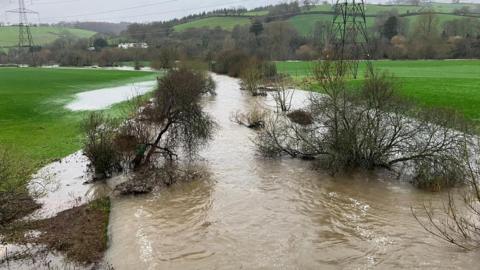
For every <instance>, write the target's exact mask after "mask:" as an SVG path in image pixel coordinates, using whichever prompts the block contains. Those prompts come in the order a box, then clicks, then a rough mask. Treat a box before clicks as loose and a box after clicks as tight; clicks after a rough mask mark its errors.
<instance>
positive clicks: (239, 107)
mask: <svg viewBox="0 0 480 270" xmlns="http://www.w3.org/2000/svg"><path fill="white" fill-rule="evenodd" d="M215 80H216V81H217V83H218V89H217V92H218V95H217V96H216V97H212V98H210V99H209V100H207V101H206V108H207V110H208V111H209V112H210V113H211V115H212V116H213V117H214V118H215V119H216V121H217V122H218V124H219V129H218V131H217V133H216V136H215V139H214V141H213V142H212V143H211V144H210V146H209V147H208V148H207V149H205V150H204V151H203V152H202V154H201V156H202V158H203V159H204V163H205V164H206V167H207V168H208V170H209V172H210V177H209V179H207V180H203V181H195V182H190V183H182V184H179V185H176V186H174V187H172V188H169V189H164V190H163V191H161V192H159V193H156V194H152V195H149V196H140V197H122V198H114V199H113V208H112V213H111V220H110V237H111V243H110V249H109V250H108V252H107V255H106V260H107V261H108V262H110V263H111V264H112V265H113V266H114V267H115V269H117V270H123V269H479V268H480V266H479V264H478V263H479V261H478V252H465V251H462V250H460V249H458V248H456V247H455V246H451V245H449V244H447V243H444V242H441V241H440V240H438V239H436V238H434V237H433V236H431V235H430V234H429V233H427V232H426V231H425V230H424V229H423V228H422V227H421V226H420V225H419V224H418V223H417V222H416V220H415V219H414V218H413V216H412V214H411V207H412V206H414V207H415V206H419V205H421V204H423V203H424V202H427V201H433V202H434V203H435V202H438V199H439V197H441V196H442V195H441V194H435V195H434V194H431V193H427V192H422V191H419V190H417V189H415V188H413V187H412V186H410V184H408V183H402V182H399V181H398V180H395V179H391V177H389V176H388V175H384V174H382V173H372V174H368V173H356V174H352V175H349V176H337V177H332V176H330V175H328V174H327V173H324V172H321V171H314V170H312V167H311V164H310V163H309V162H305V161H299V160H293V159H288V158H285V159H280V160H271V159H264V158H262V157H259V156H258V155H257V154H256V152H255V147H254V144H253V143H252V141H251V140H252V138H253V136H254V132H253V131H251V130H249V129H247V128H245V127H242V126H239V125H237V124H236V123H233V122H232V121H231V120H230V118H231V114H232V113H234V112H236V111H247V110H248V109H249V108H252V107H253V106H254V104H255V102H262V99H263V98H252V97H250V96H248V95H247V93H242V91H240V90H239V84H238V81H237V80H235V79H232V78H229V77H224V76H215ZM300 103H301V102H300Z"/></svg>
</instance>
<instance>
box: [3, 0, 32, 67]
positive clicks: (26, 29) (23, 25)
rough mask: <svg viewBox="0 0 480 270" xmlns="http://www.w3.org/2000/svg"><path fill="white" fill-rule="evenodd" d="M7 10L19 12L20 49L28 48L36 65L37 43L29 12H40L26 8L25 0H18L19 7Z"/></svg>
mask: <svg viewBox="0 0 480 270" xmlns="http://www.w3.org/2000/svg"><path fill="white" fill-rule="evenodd" d="M7 12H8V13H17V14H18V49H19V51H21V50H22V49H24V48H27V49H28V50H29V51H30V53H31V54H32V61H33V64H34V65H35V57H34V54H33V53H34V48H35V43H34V42H33V37H32V31H31V30H30V24H29V23H28V16H27V14H38V13H37V12H35V11H33V10H29V9H27V8H26V7H25V0H18V8H17V9H12V10H8V11H7Z"/></svg>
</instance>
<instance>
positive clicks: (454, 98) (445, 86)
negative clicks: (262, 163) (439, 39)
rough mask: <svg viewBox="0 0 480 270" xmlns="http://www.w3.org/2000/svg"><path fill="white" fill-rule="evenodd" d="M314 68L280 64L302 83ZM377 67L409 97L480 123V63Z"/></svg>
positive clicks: (434, 62) (384, 63)
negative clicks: (452, 111) (387, 74)
mask: <svg viewBox="0 0 480 270" xmlns="http://www.w3.org/2000/svg"><path fill="white" fill-rule="evenodd" d="M312 66H313V62H302V61H299V62H277V69H278V71H279V72H281V73H287V74H290V75H292V76H293V77H294V78H296V79H298V80H299V81H301V80H302V78H305V77H308V76H311V68H312ZM374 66H375V68H377V69H378V70H382V71H387V72H389V73H391V74H392V75H393V76H394V78H395V79H396V81H397V84H398V87H399V90H400V93H401V94H402V95H404V96H405V97H406V98H409V99H411V100H413V101H415V102H418V103H419V104H422V105H425V106H432V107H441V108H449V109H454V110H456V111H458V112H461V113H463V114H464V115H465V116H466V117H467V118H469V119H471V120H475V121H480V60H431V61H430V60H416V61H375V62H374ZM364 68H365V66H364V65H362V66H361V68H360V73H359V74H362V73H363V72H364V71H363V70H364ZM313 88H315V87H313ZM313 90H314V89H313Z"/></svg>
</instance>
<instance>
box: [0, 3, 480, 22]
mask: <svg viewBox="0 0 480 270" xmlns="http://www.w3.org/2000/svg"><path fill="white" fill-rule="evenodd" d="M286 1H288V0H138V1H132V0H25V4H26V6H27V8H28V9H31V10H34V11H37V12H38V15H35V14H31V15H29V20H30V21H31V22H32V23H39V22H41V23H52V22H59V21H111V22H120V21H127V22H149V21H164V20H169V19H172V18H178V17H183V16H185V15H189V14H193V13H199V12H202V11H208V10H213V9H219V8H228V7H246V8H253V7H258V6H264V5H268V4H276V3H279V2H286ZM329 1H330V0H329ZM378 1H381V0H367V2H370V3H372V2H378ZM443 1H448V0H443ZM475 1H480V0H475ZM17 5H18V0H0V22H7V23H16V22H18V18H17V17H18V16H17V15H16V14H11V13H6V11H7V10H9V9H15V8H16V7H17Z"/></svg>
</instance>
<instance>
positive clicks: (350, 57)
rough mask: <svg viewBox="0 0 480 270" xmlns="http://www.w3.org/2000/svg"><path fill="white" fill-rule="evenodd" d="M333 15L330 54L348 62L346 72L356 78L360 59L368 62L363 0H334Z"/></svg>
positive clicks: (335, 58) (338, 59) (368, 54)
mask: <svg viewBox="0 0 480 270" xmlns="http://www.w3.org/2000/svg"><path fill="white" fill-rule="evenodd" d="M334 12H335V15H334V16H333V25H332V33H331V38H330V41H331V45H332V49H333V52H332V55H331V56H330V57H331V58H333V59H334V60H337V61H344V62H348V65H345V66H346V67H348V70H347V68H346V70H345V71H344V72H345V73H347V72H348V71H350V72H351V75H352V76H353V77H354V78H357V75H358V67H359V64H360V62H361V61H362V60H364V61H367V64H368V63H370V61H369V59H370V53H369V46H368V33H367V19H366V16H365V1H364V0H336V4H335V5H334Z"/></svg>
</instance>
